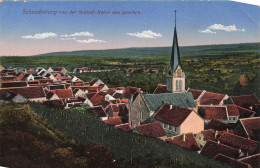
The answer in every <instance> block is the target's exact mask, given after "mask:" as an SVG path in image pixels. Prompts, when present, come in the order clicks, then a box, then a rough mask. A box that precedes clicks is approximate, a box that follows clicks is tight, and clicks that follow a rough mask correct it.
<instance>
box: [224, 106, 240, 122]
mask: <svg viewBox="0 0 260 168" xmlns="http://www.w3.org/2000/svg"><path fill="white" fill-rule="evenodd" d="M225 106H226V107H227V113H228V123H232V124H234V123H236V122H237V121H238V119H239V116H240V114H239V111H238V108H237V106H236V105H234V104H229V105H225Z"/></svg>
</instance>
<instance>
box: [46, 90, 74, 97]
mask: <svg viewBox="0 0 260 168" xmlns="http://www.w3.org/2000/svg"><path fill="white" fill-rule="evenodd" d="M49 92H52V93H55V94H54V95H57V96H58V97H59V98H60V99H66V98H73V94H72V90H71V89H57V90H50V91H49Z"/></svg>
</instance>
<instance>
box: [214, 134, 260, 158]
mask: <svg viewBox="0 0 260 168" xmlns="http://www.w3.org/2000/svg"><path fill="white" fill-rule="evenodd" d="M218 141H220V142H221V143H223V144H226V145H229V146H233V147H235V148H241V149H243V150H245V151H248V152H250V153H254V152H255V151H256V150H257V147H258V145H259V143H258V142H257V141H254V140H251V139H247V138H244V137H241V136H238V135H234V134H230V133H226V132H225V133H224V134H222V135H221V136H220V137H219V138H218Z"/></svg>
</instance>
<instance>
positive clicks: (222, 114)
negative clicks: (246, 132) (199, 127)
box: [198, 105, 228, 125]
mask: <svg viewBox="0 0 260 168" xmlns="http://www.w3.org/2000/svg"><path fill="white" fill-rule="evenodd" d="M198 114H199V115H200V116H201V117H202V118H204V121H205V125H207V124H208V123H209V122H210V121H211V120H218V121H221V122H223V123H228V112H227V107H226V106H216V105H214V106H213V105H206V106H205V105H204V106H201V105H200V106H198Z"/></svg>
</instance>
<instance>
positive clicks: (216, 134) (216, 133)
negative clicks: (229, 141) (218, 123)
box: [215, 130, 218, 138]
mask: <svg viewBox="0 0 260 168" xmlns="http://www.w3.org/2000/svg"><path fill="white" fill-rule="evenodd" d="M217 136H218V130H216V132H215V138H217Z"/></svg>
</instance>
